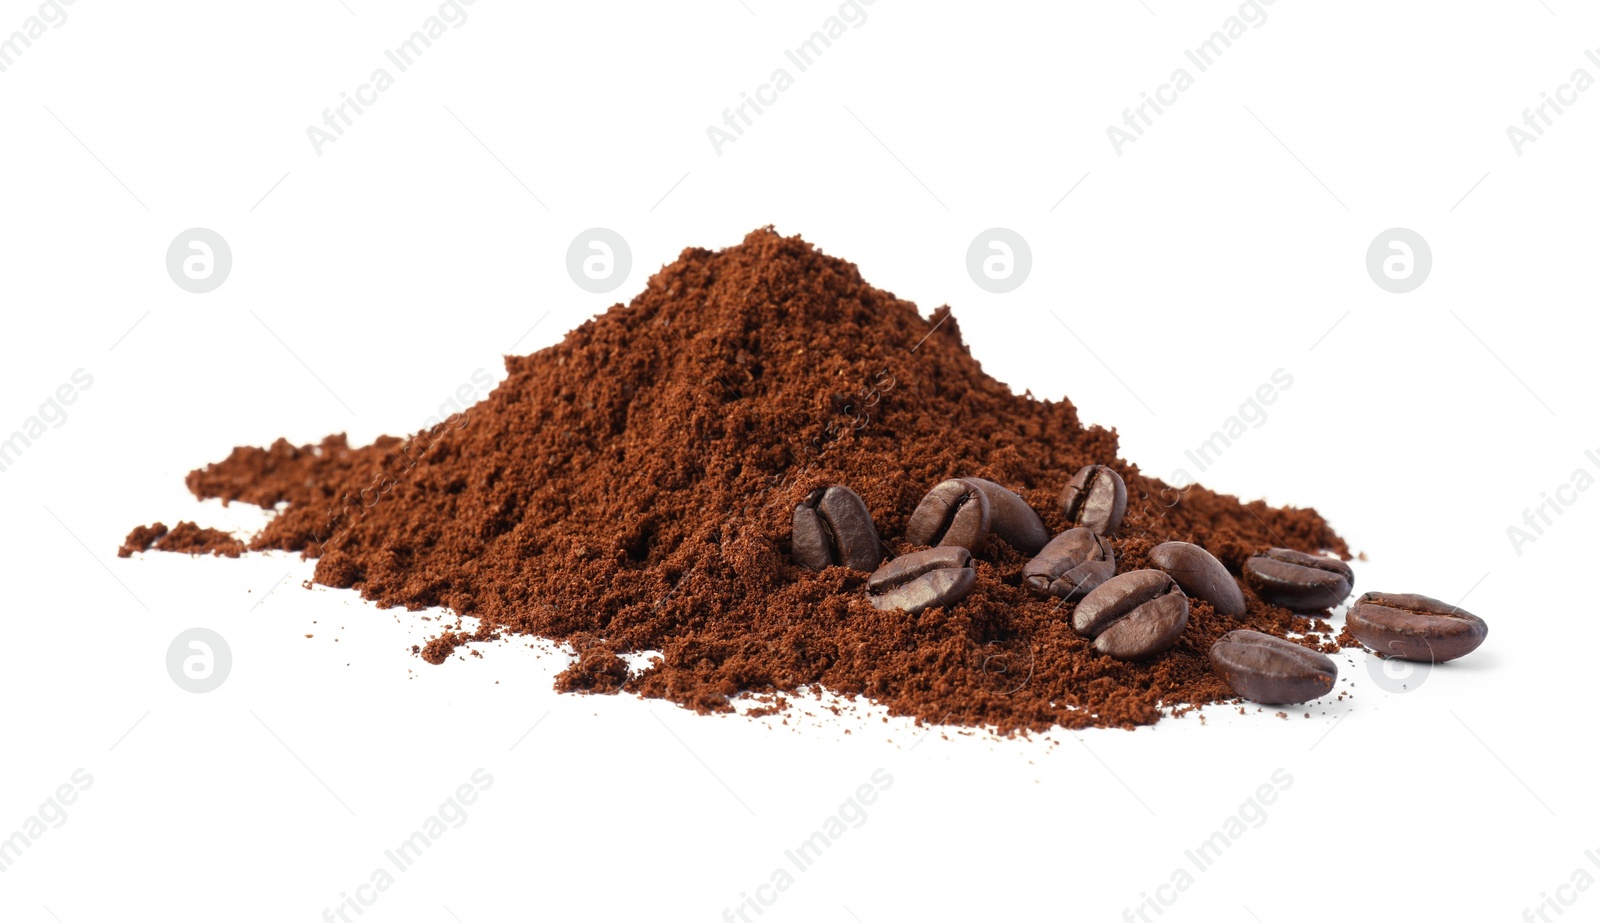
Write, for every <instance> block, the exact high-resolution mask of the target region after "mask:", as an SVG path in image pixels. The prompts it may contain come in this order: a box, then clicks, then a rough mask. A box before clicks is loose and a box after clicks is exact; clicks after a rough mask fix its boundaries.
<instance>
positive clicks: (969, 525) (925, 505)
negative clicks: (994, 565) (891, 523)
mask: <svg viewBox="0 0 1600 923" xmlns="http://www.w3.org/2000/svg"><path fill="white" fill-rule="evenodd" d="M992 515H993V514H992V513H991V511H990V507H989V497H988V495H986V494H985V493H984V492H983V490H982V489H981V488H979V487H978V485H976V484H974V483H972V482H970V481H966V480H963V479H961V478H951V479H950V480H948V481H940V482H939V483H937V484H935V485H933V489H932V490H930V491H928V494H927V496H925V497H923V498H922V502H921V503H918V504H917V508H916V509H914V510H912V511H911V518H910V519H909V520H907V521H906V541H908V542H911V543H912V544H914V545H960V546H961V547H963V548H965V549H967V550H968V551H974V552H976V551H982V550H983V542H984V539H987V538H988V537H989V524H990V522H991V516H992Z"/></svg>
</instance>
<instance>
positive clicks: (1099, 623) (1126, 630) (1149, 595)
mask: <svg viewBox="0 0 1600 923" xmlns="http://www.w3.org/2000/svg"><path fill="white" fill-rule="evenodd" d="M1188 623H1189V597H1187V596H1185V595H1183V589H1182V588H1181V587H1179V586H1178V584H1177V582H1176V581H1174V580H1173V579H1172V578H1171V577H1168V576H1167V575H1166V574H1163V573H1162V572H1161V571H1158V570H1135V571H1129V572H1128V573H1126V574H1119V575H1117V576H1115V577H1112V578H1111V579H1110V580H1107V581H1106V582H1105V583H1102V584H1100V585H1099V586H1097V587H1095V588H1094V589H1093V590H1090V591H1089V595H1087V596H1085V597H1084V598H1083V599H1082V600H1081V601H1080V602H1079V603H1078V608H1077V610H1076V611H1074V612H1073V613H1072V628H1073V630H1074V631H1076V632H1077V633H1078V634H1080V635H1084V636H1086V637H1090V638H1094V647H1095V650H1097V651H1099V652H1100V653H1102V654H1109V655H1110V656H1112V657H1115V658H1117V659H1118V660H1144V659H1145V658H1147V657H1154V656H1155V655H1156V654H1159V653H1161V652H1162V651H1164V650H1166V649H1167V648H1169V647H1171V646H1172V645H1174V644H1176V643H1178V638H1179V637H1181V636H1182V635H1183V627H1184V626H1185V625H1187V624H1188Z"/></svg>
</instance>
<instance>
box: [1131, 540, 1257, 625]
mask: <svg viewBox="0 0 1600 923" xmlns="http://www.w3.org/2000/svg"><path fill="white" fill-rule="evenodd" d="M1150 563H1151V564H1154V565H1155V566H1157V567H1159V568H1161V569H1162V570H1164V571H1166V572H1167V573H1168V574H1171V575H1172V579H1174V580H1176V581H1178V586H1181V587H1183V591H1184V592H1185V593H1188V594H1189V595H1190V596H1193V597H1195V598H1196V599H1203V600H1205V601H1206V602H1208V603H1210V604H1211V608H1213V609H1215V610H1217V614H1218V615H1226V616H1231V617H1233V618H1239V617H1240V616H1242V615H1244V609H1245V607H1244V592H1243V591H1241V590H1240V589H1239V584H1238V583H1237V582H1236V581H1235V580H1234V579H1233V575H1232V574H1230V573H1228V569H1227V568H1226V567H1223V566H1222V562H1221V561H1218V560H1217V559H1216V558H1214V557H1212V555H1211V552H1209V551H1207V550H1205V549H1204V548H1201V547H1200V546H1199V545H1191V544H1189V543H1188V542H1162V543H1161V544H1159V545H1157V546H1155V547H1154V548H1152V549H1150Z"/></svg>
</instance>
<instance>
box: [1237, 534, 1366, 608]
mask: <svg viewBox="0 0 1600 923" xmlns="http://www.w3.org/2000/svg"><path fill="white" fill-rule="evenodd" d="M1244 576H1245V579H1246V580H1247V581H1248V582H1249V583H1250V588H1251V589H1253V590H1255V591H1256V595H1257V596H1259V597H1261V599H1262V601H1263V602H1268V603H1271V604H1272V605H1274V606H1283V607H1284V608H1287V609H1293V610H1294V611H1296V612H1316V611H1318V610H1321V609H1332V608H1333V607H1334V606H1337V605H1339V604H1340V603H1342V602H1344V599H1345V597H1346V596H1349V595H1350V587H1351V586H1352V585H1353V584H1354V583H1355V579H1356V577H1355V572H1354V571H1352V570H1351V569H1350V565H1348V564H1346V563H1344V562H1343V561H1341V560H1339V559H1338V558H1329V557H1324V556H1323V555H1320V554H1306V553H1305V552H1303V551H1294V550H1291V549H1289V548H1272V549H1269V550H1267V551H1263V552H1262V553H1261V554H1258V555H1255V556H1254V557H1252V558H1250V559H1249V560H1248V561H1245V562H1244Z"/></svg>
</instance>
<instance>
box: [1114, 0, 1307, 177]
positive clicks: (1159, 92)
mask: <svg viewBox="0 0 1600 923" xmlns="http://www.w3.org/2000/svg"><path fill="white" fill-rule="evenodd" d="M1275 2H1277V0H1245V2H1244V3H1241V4H1240V5H1239V11H1238V12H1237V13H1235V14H1234V15H1232V16H1229V17H1228V18H1227V19H1224V20H1223V21H1222V25H1221V26H1219V27H1218V28H1217V30H1216V31H1215V32H1212V33H1211V35H1210V36H1208V37H1207V38H1206V40H1205V41H1203V42H1201V43H1200V44H1198V45H1196V46H1195V47H1194V48H1185V49H1184V50H1183V56H1184V58H1186V59H1187V60H1188V61H1189V63H1190V64H1192V65H1194V67H1195V71H1196V72H1197V73H1199V74H1203V73H1205V72H1206V71H1208V70H1210V69H1211V68H1212V66H1213V65H1215V64H1216V63H1217V61H1218V60H1220V59H1221V58H1222V55H1223V52H1225V51H1227V50H1228V49H1229V48H1232V47H1233V43H1234V42H1236V41H1238V40H1239V39H1240V38H1242V37H1244V36H1245V35H1246V34H1247V33H1249V32H1250V31H1251V30H1252V29H1259V28H1261V27H1262V26H1264V25H1266V23H1267V11H1266V10H1265V9H1263V8H1262V7H1264V6H1271V5H1272V4H1273V3H1275ZM1195 76H1196V75H1195V74H1191V73H1189V69H1188V68H1187V67H1179V68H1177V69H1176V70H1174V71H1173V72H1172V73H1171V75H1169V76H1168V77H1167V82H1166V83H1163V84H1161V85H1160V86H1158V87H1156V89H1155V92H1154V93H1146V92H1142V91H1141V92H1140V93H1139V99H1140V102H1139V105H1137V106H1133V107H1130V108H1127V109H1124V110H1122V126H1123V127H1118V126H1117V125H1115V124H1111V125H1107V126H1106V137H1107V138H1108V139H1110V141H1111V149H1112V150H1114V151H1116V152H1117V156H1118V157H1121V156H1122V149H1123V148H1124V147H1126V146H1127V145H1129V144H1132V143H1133V142H1135V141H1137V140H1139V139H1140V138H1141V137H1143V136H1144V132H1145V129H1147V128H1150V127H1151V126H1153V125H1155V118H1153V117H1152V111H1153V112H1154V115H1157V116H1159V115H1161V114H1162V113H1164V112H1166V110H1167V108H1168V107H1170V106H1173V105H1175V104H1176V103H1177V102H1178V97H1179V96H1181V95H1182V94H1184V93H1187V92H1189V90H1190V89H1191V88H1192V87H1193V86H1194V84H1195Z"/></svg>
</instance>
